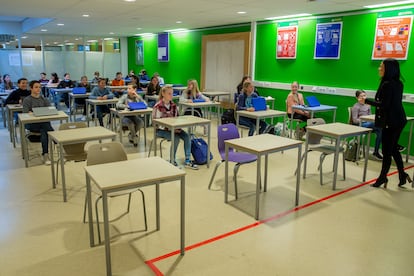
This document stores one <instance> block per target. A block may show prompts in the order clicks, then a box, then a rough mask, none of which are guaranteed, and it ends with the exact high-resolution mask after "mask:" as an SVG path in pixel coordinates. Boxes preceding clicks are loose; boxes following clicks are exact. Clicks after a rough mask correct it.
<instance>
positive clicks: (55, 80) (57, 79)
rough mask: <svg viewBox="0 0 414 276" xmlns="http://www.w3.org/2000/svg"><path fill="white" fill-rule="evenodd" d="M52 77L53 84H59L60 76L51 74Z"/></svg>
mask: <svg viewBox="0 0 414 276" xmlns="http://www.w3.org/2000/svg"><path fill="white" fill-rule="evenodd" d="M50 77H51V79H52V82H58V81H59V77H58V74H57V73H55V72H53V73H51V74H50Z"/></svg>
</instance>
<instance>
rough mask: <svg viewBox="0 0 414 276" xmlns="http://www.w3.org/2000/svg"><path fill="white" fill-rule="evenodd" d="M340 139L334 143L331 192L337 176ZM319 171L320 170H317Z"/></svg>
mask: <svg viewBox="0 0 414 276" xmlns="http://www.w3.org/2000/svg"><path fill="white" fill-rule="evenodd" d="M340 140H341V139H340V138H339V137H338V138H336V141H335V155H334V176H333V185H332V190H335V189H336V179H337V176H338V159H339V144H340V143H339V142H340ZM319 169H321V168H319Z"/></svg>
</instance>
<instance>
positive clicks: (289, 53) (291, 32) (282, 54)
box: [276, 26, 298, 59]
mask: <svg viewBox="0 0 414 276" xmlns="http://www.w3.org/2000/svg"><path fill="white" fill-rule="evenodd" d="M297 39H298V26H288V27H279V28H277V49H276V58H292V59H294V58H296V46H297Z"/></svg>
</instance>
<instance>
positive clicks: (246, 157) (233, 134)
mask: <svg viewBox="0 0 414 276" xmlns="http://www.w3.org/2000/svg"><path fill="white" fill-rule="evenodd" d="M236 138H240V136H239V131H238V130H237V126H236V125H235V124H225V125H220V126H218V127H217V141H218V151H219V153H220V156H221V160H220V161H218V162H217V164H216V167H215V168H214V171H213V175H212V176H211V179H210V184H209V185H208V189H209V190H210V187H211V185H212V184H213V180H214V177H215V176H216V172H217V169H218V167H219V166H220V164H221V163H223V162H224V161H225V159H226V152H225V147H224V141H226V140H229V139H236ZM228 160H229V162H234V163H236V165H234V173H233V175H234V176H233V177H234V192H235V196H236V199H237V172H238V170H239V167H240V165H243V164H247V163H251V162H254V161H256V160H257V156H256V155H253V154H250V153H244V152H236V151H235V150H234V149H233V148H229V159H228Z"/></svg>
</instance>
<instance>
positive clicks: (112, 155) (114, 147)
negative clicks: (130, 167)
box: [86, 142, 128, 166]
mask: <svg viewBox="0 0 414 276" xmlns="http://www.w3.org/2000/svg"><path fill="white" fill-rule="evenodd" d="M127 159H128V156H127V153H126V152H125V150H124V147H123V146H122V144H121V143H119V142H109V143H102V144H93V145H91V146H90V147H89V148H88V158H87V160H86V166H92V165H97V164H105V163H111V162H117V161H124V160H127Z"/></svg>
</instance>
